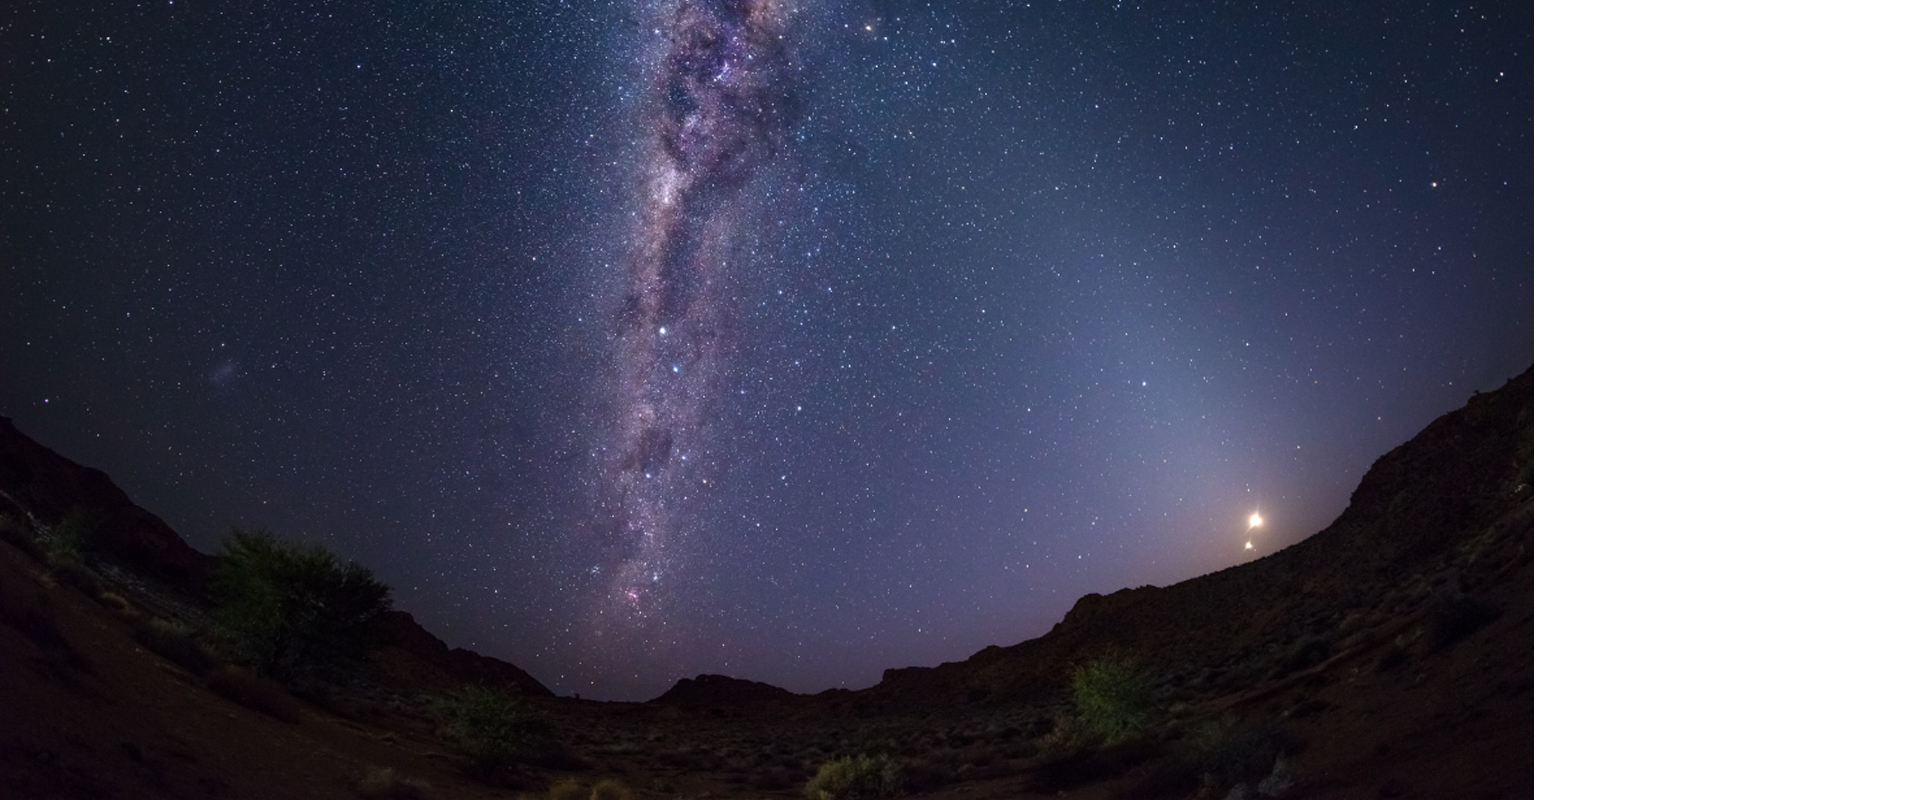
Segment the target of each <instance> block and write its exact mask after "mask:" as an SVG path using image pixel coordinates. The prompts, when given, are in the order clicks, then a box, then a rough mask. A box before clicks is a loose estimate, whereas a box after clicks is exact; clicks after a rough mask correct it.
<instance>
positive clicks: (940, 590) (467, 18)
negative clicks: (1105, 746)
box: [0, 0, 1534, 699]
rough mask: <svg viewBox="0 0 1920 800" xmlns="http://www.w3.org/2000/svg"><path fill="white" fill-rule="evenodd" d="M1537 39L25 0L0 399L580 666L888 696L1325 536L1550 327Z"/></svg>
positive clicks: (474, 622)
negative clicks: (1107, 608) (889, 687)
mask: <svg viewBox="0 0 1920 800" xmlns="http://www.w3.org/2000/svg"><path fill="white" fill-rule="evenodd" d="M1532 31H1533V19H1532V7H1531V5H1530V4H1528V3H1525V2H1504V3H1494V4H1468V3H1389V4H1365V3H1356V4H1335V3H1274V2H1259V3H1256V2H1250V1H1248V0H1233V1H1232V2H1204V3H1203V2H1167V3H1158V2H1156V3H1141V2H1134V1H1133V0H1128V1H1127V2H1112V0H1107V1H1106V2H1073V1H1069V0H1059V1H1057V2H1056V1H1053V0H1033V2H931V3H930V2H897V3H896V2H859V1H857V0H826V1H823V2H814V1H813V0H796V1H795V2H787V3H780V2H775V1H774V0H696V1H694V2H684V3H676V2H644V1H641V0H630V1H629V2H601V1H600V0H587V1H586V2H580V3H540V2H497V3H496V2H426V3H398V2H367V3H302V2H273V3H261V4H243V3H231V4H210V3H203V2H193V1H184V0H183V1H179V2H171V3H169V2H164V0H162V1H161V2H145V3H118V4H114V3H88V2H73V1H71V0H25V2H13V3H8V4H7V7H6V9H5V10H0V326H3V327H0V413H4V414H5V415H7V416H10V417H12V418H14V420H15V421H16V423H17V424H18V425H19V426H20V427H21V428H22V429H23V430H24V431H25V432H27V433H28V434H29V435H31V436H34V437H35V438H37V439H39V440H40V441H42V442H43V443H45V444H47V445H48V446H51V447H53V448H54V449H56V450H59V451H60V452H62V453H63V454H65V455H67V456H68V457H70V458H73V459H75V460H77V461H80V462H81V463H84V464H87V465H90V466H94V467H98V468H100V469H102V470H105V471H106V472H107V473H108V474H110V475H111V476H112V477H113V478H114V479H115V480H116V481H117V482H118V483H119V484H120V485H121V486H122V487H123V488H125V489H126V490H127V491H128V492H129V493H130V494H131V495H132V497H133V499H134V500H135V501H136V502H139V503H140V504H142V505H144V506H146V507H147V508H149V509H150V510H152V511H154V512H155V513H157V514H159V515H160V516H161V517H162V518H164V519H166V520H167V521H168V522H170V523H171V524H172V525H173V526H174V527H175V528H176V529H178V530H179V531H180V532H181V533H182V534H183V535H184V536H185V537H186V538H187V540H188V542H189V543H190V544H192V545H194V546H195V547H197V548H199V549H201V550H204V551H209V552H211V551H214V550H217V548H218V546H219V542H220V540H221V537H222V536H223V535H224V534H225V533H226V532H227V531H228V530H229V529H231V528H232V527H233V526H236V525H244V526H266V527H268V528H270V529H272V530H274V531H276V532H279V533H281V534H284V535H286V536H289V537H293V538H296V539H299V540H304V541H318V542H323V543H325V544H327V545H328V546H329V547H331V548H333V549H334V550H335V551H336V552H338V553H340V554H342V555H344V556H347V557H350V558H353V559H355V560H358V561H360V562H362V563H365V564H367V565H368V566H370V567H372V568H373V570H374V571H375V573H376V574H377V575H378V576H379V577H380V578H381V579H383V580H384V581H386V582H387V583H390V584H391V585H392V586H393V587H394V594H395V599H396V603H397V605H398V606H399V607H400V608H403V609H405V610H408V611H410V612H412V613H413V614H414V615H415V616H416V617H417V618H419V619H420V620H421V622H422V623H423V624H424V625H426V626H427V627H428V628H429V629H430V630H432V631H434V632H435V633H437V634H439V635H440V636H441V637H442V638H445V639H446V640H447V641H448V642H449V644H452V645H455V646H465V647H471V648H473V649H476V650H478V651H480V652H482V653H485V654H488V655H494V656H498V657H502V658H505V659H507V660H510V661H512V662H514V663H516V664H519V665H520V666H522V667H524V668H526V669H527V670H528V671H530V672H531V673H533V675H534V676H535V677H537V678H539V679H540V680H542V681H543V682H545V683H546V684H547V685H548V686H550V687H552V688H553V689H554V690H555V691H556V692H561V693H573V692H579V693H581V694H582V695H583V696H587V697H597V698H615V699H646V698H649V697H652V696H654V695H656V694H658V693H659V692H661V691H663V690H664V689H665V688H667V686H668V685H670V684H671V683H672V682H673V681H674V680H675V679H677V678H681V677H688V676H692V675H695V674H699V673H710V672H715V673H723V674H727V675H732V676H735V677H741V678H749V679H754V680H761V681H767V682H771V683H774V684H777V685H780V686H784V687H787V688H789V689H793V690H796V691H817V690H820V689H823V688H827V687H830V686H847V687H849V688H858V687H862V686H867V685H871V684H873V683H874V682H876V681H878V680H879V678H880V673H881V670H882V669H883V668H887V667H899V666H908V665H932V664H937V663H939V662H942V661H952V660H959V659H963V658H965V657H966V656H968V655H970V654H972V653H973V652H975V651H977V650H979V649H980V648H982V647H984V646H986V645H989V644H999V645H1008V644H1013V643H1015V642H1018V641H1021V640H1024V639H1027V638H1031V637H1034V636H1038V635H1040V634H1042V633H1045V632H1046V631H1047V630H1048V629H1049V628H1050V627H1051V626H1052V625H1053V623H1054V622H1056V621H1058V620H1059V618H1060V617H1061V615H1062V614H1063V613H1065V611H1066V610H1067V609H1068V608H1069V607H1071V605H1072V604H1073V602H1074V601H1075V600H1076V599H1077V598H1079V597H1080V596H1081V595H1084V594H1086V593H1089V592H1102V593H1105V592H1111V591H1114V590H1117V589H1120V588H1124V587H1129V586H1138V585H1142V584H1160V585H1164V584H1167V583H1172V582H1176V581H1179V580H1183V579H1186V578H1190V577H1194V576H1196V575H1200V574H1203V573H1206V572H1210V571H1213V570H1217V569H1220V568H1223V567H1227V566H1230V565H1233V564H1237V563H1241V562H1243V561H1245V560H1248V559H1251V558H1254V557H1258V556H1259V555H1264V554H1267V553H1271V552H1273V551H1274V550H1276V549H1278V548H1280V547H1282V546H1284V545H1286V544H1289V543H1291V542H1294V541H1298V540H1299V539H1301V538H1303V537H1305V536H1307V535H1309V534H1311V533H1313V532H1315V531H1317V530H1319V529H1320V528H1322V527H1324V526H1325V525H1326V524H1327V523H1328V522H1330V521H1332V519H1333V518H1334V517H1335V516H1336V515H1337V514H1338V513H1339V512H1340V510H1341V509H1342V508H1343V507H1344V506H1345V504H1346V500H1347V496H1348V494H1349V493H1350V492H1351V491H1352V489H1353V487H1354V485H1355V484H1356V483H1357V482H1358V480H1359V478H1360V476H1361V475H1362V474H1363V473H1364V471H1365V469H1366V467H1367V466H1368V465H1369V464H1370V463H1371V462H1372V461H1373V460H1374V459H1375V458H1377V457H1379V456H1380V455H1381V454H1383V453H1385V452H1386V451H1387V450H1389V449H1391V448H1392V447H1394V446H1395V445H1397V444H1399V443H1401V442H1403V441H1405V440H1406V439H1407V438H1409V437H1411V436H1412V435H1413V434H1414V433H1415V432H1417V431H1418V430H1419V429H1420V428H1422V427H1424V426H1425V425H1426V424H1427V423H1428V422H1430V421H1431V420H1432V419H1433V418H1434V417H1436V416H1438V415H1439V414H1441V413H1444V412H1445V411H1447V410H1450V409H1452V408H1456V407H1458V406H1460V405H1462V404H1464V403H1465V402H1466V400H1467V398H1468V397H1469V396H1471V394H1472V393H1473V392H1474V391H1475V390H1480V391H1486V390H1491V389H1493V388H1496V387H1498V386H1499V385H1500V384H1501V383H1502V382H1503V381H1504V380H1505V379H1506V378H1509V377H1511V376H1513V375H1515V374H1518V373H1519V372H1521V371H1523V370H1525V369H1526V368H1527V367H1528V366H1530V365H1531V364H1532V362H1533V353H1534V314H1533V308H1534V306H1533V297H1534V269H1533V267H1534V264H1533V258H1534V252H1533V232H1534V224H1533V194H1534V184H1533V149H1534V140H1533V122H1534V120H1533V85H1534V84H1533V61H1534V52H1533V33H1532ZM1255 512H1258V513H1259V514H1260V515H1261V516H1262V517H1263V518H1264V525H1262V526H1261V527H1259V528H1256V529H1252V530H1251V531H1250V530H1249V526H1248V518H1249V515H1251V514H1253V513H1255ZM1249 543H1250V544H1251V545H1252V547H1251V548H1249V547H1248V545H1249Z"/></svg>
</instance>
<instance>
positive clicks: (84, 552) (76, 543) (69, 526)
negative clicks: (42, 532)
mask: <svg viewBox="0 0 1920 800" xmlns="http://www.w3.org/2000/svg"><path fill="white" fill-rule="evenodd" d="M100 522H101V519H100V512H97V511H94V510H93V509H91V508H86V507H80V508H76V509H74V510H72V511H69V512H67V516H66V517H64V518H62V519H61V520H60V524H58V525H55V526H53V527H52V528H50V529H48V530H47V532H46V538H47V558H48V559H49V560H51V559H60V560H65V561H72V562H74V563H76V564H88V563H91V562H92V561H93V553H94V543H95V540H96V539H98V538H99V534H100Z"/></svg>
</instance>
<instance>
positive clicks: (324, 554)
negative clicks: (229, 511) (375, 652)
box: [213, 530, 393, 677]
mask: <svg viewBox="0 0 1920 800" xmlns="http://www.w3.org/2000/svg"><path fill="white" fill-rule="evenodd" d="M213 591H214V596H215V599H216V609H215V617H216V619H218V620H219V622H220V625H221V627H222V628H223V630H224V631H225V633H226V634H227V638H229V639H230V640H231V641H232V643H233V646H234V649H235V650H236V651H237V653H238V655H239V656H240V657H241V658H242V659H244V660H245V661H247V662H248V663H250V664H253V665H254V666H256V667H258V668H259V669H260V670H261V671H263V672H266V673H267V674H269V675H273V676H277V677H285V676H287V675H289V674H291V673H294V672H298V671H301V670H303V669H305V668H307V667H310V666H312V665H314V664H315V663H316V662H319V661H323V660H325V659H327V658H331V657H345V656H351V655H353V654H355V653H357V651H358V650H359V648H360V646H361V645H362V644H363V640H364V635H365V631H366V626H367V623H368V622H370V621H372V619H373V618H374V616H376V615H378V614H380V613H381V612H383V611H386V610H387V609H389V608H392V605H393V601H392V599H391V597H390V592H391V590H390V589H388V588H387V586H386V584H383V583H380V582H379V581H376V580H374V579H373V573H372V572H370V571H368V570H367V568H366V567H363V566H360V565H359V564H356V563H354V562H352V561H342V560H340V559H339V558H338V557H336V556H334V554H333V553H331V552H329V551H328V550H327V549H326V548H324V547H321V546H319V545H298V544H292V543H288V542H282V541H280V540H278V539H276V538H274V536H273V535H272V534H270V533H267V532H266V531H248V530H235V531H234V532H233V533H232V534H230V535H228V536H227V540H226V542H225V543H224V544H223V545H222V547H221V551H220V556H219V562H218V563H217V564H216V565H215V567H214V572H213Z"/></svg>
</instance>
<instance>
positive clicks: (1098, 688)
mask: <svg viewBox="0 0 1920 800" xmlns="http://www.w3.org/2000/svg"><path fill="white" fill-rule="evenodd" d="M1073 704H1074V708H1075V709H1076V710H1077V711H1078V712H1079V715H1080V721H1081V722H1082V723H1084V724H1085V725H1086V727H1087V728H1088V729H1089V730H1090V731H1091V732H1092V733H1093V734H1094V735H1095V736H1098V737H1099V738H1100V739H1101V740H1103V741H1104V742H1105V743H1107V744H1109V745H1111V744H1117V743H1119V742H1123V741H1126V740H1127V739H1130V738H1132V737H1133V736H1134V735H1136V734H1138V733H1139V732H1140V731H1141V730H1142V729H1144V728H1145V727H1146V726H1147V718H1148V717H1149V716H1150V715H1151V714H1152V712H1153V686H1152V684H1151V682H1150V681H1149V680H1148V677H1147V673H1146V672H1145V671H1143V670H1141V669H1140V667H1139V666H1138V665H1137V664H1135V663H1134V662H1133V661H1131V660H1129V659H1123V658H1118V657H1113V656H1107V657H1101V658H1096V659H1094V660H1092V661H1089V662H1087V663H1085V664H1082V665H1080V667H1079V668H1077V669H1075V670H1074V671H1073Z"/></svg>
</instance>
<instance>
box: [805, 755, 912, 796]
mask: <svg viewBox="0 0 1920 800" xmlns="http://www.w3.org/2000/svg"><path fill="white" fill-rule="evenodd" d="M903 788H904V784H903V780H902V778H901V771H900V762H898V761H895V760H893V758H892V757H889V756H871V755H867V754H864V753H862V754H860V755H855V756H847V757H845V758H836V759H834V760H832V761H829V762H827V763H825V764H822V765H820V771H819V772H816V773H814V775H813V779H812V780H809V781H807V789H806V795H807V797H808V798H809V800H859V799H860V798H868V797H893V796H894V795H897V794H900V792H901V790H902V789H903Z"/></svg>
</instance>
